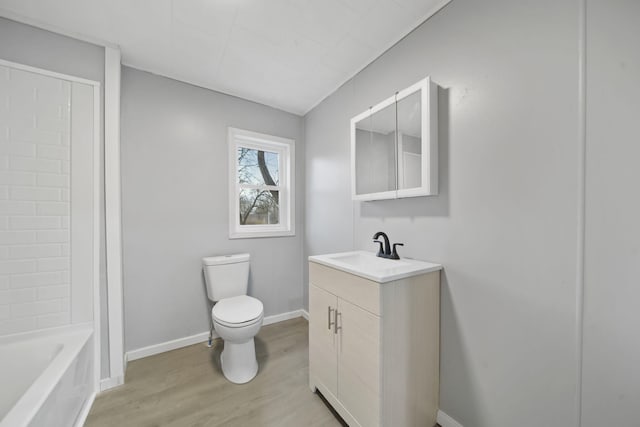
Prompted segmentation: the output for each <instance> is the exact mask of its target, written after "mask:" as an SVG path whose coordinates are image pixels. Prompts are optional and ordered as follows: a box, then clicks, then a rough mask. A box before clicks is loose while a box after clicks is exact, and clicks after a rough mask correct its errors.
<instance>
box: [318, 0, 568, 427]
mask: <svg viewBox="0 0 640 427" xmlns="http://www.w3.org/2000/svg"><path fill="white" fill-rule="evenodd" d="M578 6H579V4H578V2H557V1H552V0H545V1H540V2H524V1H519V2H514V1H510V0H488V1H484V2H477V1H471V0H468V1H465V0H455V1H453V2H451V3H450V4H449V5H448V6H446V7H445V8H444V9H443V10H441V11H440V12H439V13H437V14H436V15H435V16H433V17H432V18H431V19H429V20H428V21H427V22H426V23H424V24H423V25H421V26H420V27H419V28H418V29H416V30H415V31H414V32H413V33H411V34H410V35H409V36H407V37H406V38H405V39H404V40H402V41H401V42H399V43H398V44H397V45H396V46H394V47H393V48H391V49H390V50H389V51H387V52H386V53H385V54H384V55H382V56H381V57H380V58H378V59H377V60H376V61H375V62H373V63H372V64H370V65H369V66H368V67H366V68H365V69H364V70H363V71H361V72H360V73H358V74H357V75H356V76H355V77H354V78H353V79H351V80H350V81H349V82H348V83H346V84H345V85H344V86H343V87H341V88H340V89H339V90H338V91H337V92H335V93H334V94H333V95H331V96H330V97H328V98H327V99H326V100H325V101H323V102H322V103H321V104H320V105H319V106H318V107H316V108H315V109H313V110H312V111H311V112H310V113H309V114H308V115H307V116H306V124H305V126H306V144H307V151H306V155H307V188H306V195H307V197H306V211H307V216H306V228H305V230H306V236H305V250H306V253H307V254H308V255H313V254H319V253H326V252H334V251H344V250H351V249H354V248H356V249H368V250H375V246H374V244H373V243H372V242H371V237H372V235H373V234H374V233H375V232H376V231H378V230H383V231H386V232H387V233H388V234H389V235H390V237H391V239H392V240H393V241H395V242H404V243H405V246H404V248H401V249H402V250H401V255H404V256H411V257H415V258H419V259H424V260H430V261H435V262H440V263H442V264H444V266H445V270H444V275H443V280H442V341H441V351H442V352H441V355H442V359H441V360H442V362H441V390H440V391H441V396H440V397H441V401H440V402H441V403H440V407H441V409H443V410H444V411H445V412H446V413H448V414H449V415H450V416H452V417H454V418H455V419H457V420H458V421H459V422H461V423H462V424H463V425H464V426H465V427H474V426H484V427H512V426H520V427H527V426H531V427H533V426H536V427H537V426H541V425H549V426H573V425H576V421H577V407H576V403H575V397H576V394H575V387H576V383H577V375H576V356H575V348H576V342H577V334H576V326H575V315H576V297H577V295H576V285H575V281H576V244H577V243H576V242H577V227H576V214H577V211H578V203H577V194H578V178H577V177H578V169H577V165H578V147H579V143H580V141H579V135H578V105H579V104H578V102H579V101H578V85H577V70H578V42H577V34H578V22H579V19H578ZM427 75H430V76H431V77H432V78H433V80H434V81H435V82H437V83H438V84H440V85H441V86H442V89H441V90H440V91H439V102H440V106H439V115H440V118H439V127H440V135H439V140H440V158H439V161H440V182H441V186H440V195H439V196H437V197H428V198H425V197H422V198H414V199H404V200H392V201H378V202H368V203H353V202H352V201H351V200H350V194H349V182H350V181H349V119H350V118H351V117H353V116H355V115H356V114H358V113H360V112H362V111H364V110H366V109H367V108H368V107H369V106H370V105H374V104H375V103H377V102H379V101H380V100H383V99H385V98H386V97H388V96H389V95H391V94H393V93H394V92H396V91H397V90H399V89H402V88H404V87H407V86H409V85H410V84H412V83H414V82H416V81H418V80H420V79H421V78H423V77H425V76H427ZM306 300H307V288H306V287H305V301H306Z"/></svg>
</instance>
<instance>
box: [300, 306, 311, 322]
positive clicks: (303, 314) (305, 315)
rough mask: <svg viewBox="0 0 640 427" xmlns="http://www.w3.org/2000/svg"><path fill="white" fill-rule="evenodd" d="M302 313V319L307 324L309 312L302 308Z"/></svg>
mask: <svg viewBox="0 0 640 427" xmlns="http://www.w3.org/2000/svg"><path fill="white" fill-rule="evenodd" d="M300 311H301V312H302V317H304V318H305V319H307V322H308V321H309V312H308V311H307V310H305V309H304V308H303V309H301V310H300Z"/></svg>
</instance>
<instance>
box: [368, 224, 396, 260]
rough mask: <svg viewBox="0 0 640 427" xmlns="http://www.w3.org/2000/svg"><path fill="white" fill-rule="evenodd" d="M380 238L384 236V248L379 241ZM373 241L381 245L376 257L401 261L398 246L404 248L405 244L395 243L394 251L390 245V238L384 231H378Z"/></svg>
mask: <svg viewBox="0 0 640 427" xmlns="http://www.w3.org/2000/svg"><path fill="white" fill-rule="evenodd" d="M380 236H382V238H383V239H384V247H383V245H382V242H381V241H380V240H378V237H380ZM373 241H374V242H376V243H378V244H379V245H380V246H379V248H378V253H377V254H376V256H379V257H380V258H388V259H400V256H399V255H398V251H397V250H396V246H404V243H394V244H393V250H392V249H391V245H390V244H389V237H388V236H387V235H386V234H385V233H383V232H382V231H378V232H377V233H376V234H374V235H373Z"/></svg>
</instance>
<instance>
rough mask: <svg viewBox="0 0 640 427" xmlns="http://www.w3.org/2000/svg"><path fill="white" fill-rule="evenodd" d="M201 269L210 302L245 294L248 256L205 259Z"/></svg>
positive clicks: (247, 280)
mask: <svg viewBox="0 0 640 427" xmlns="http://www.w3.org/2000/svg"><path fill="white" fill-rule="evenodd" d="M202 267H203V268H204V278H205V281H206V283H207V296H208V297H209V299H210V300H211V301H220V300H221V299H224V298H231V297H236V296H239V295H246V294H247V286H248V284H249V254H236V255H221V256H213V257H205V258H202Z"/></svg>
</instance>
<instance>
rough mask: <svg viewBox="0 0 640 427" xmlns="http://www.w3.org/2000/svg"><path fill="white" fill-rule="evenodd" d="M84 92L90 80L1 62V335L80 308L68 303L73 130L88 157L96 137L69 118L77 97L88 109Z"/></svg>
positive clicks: (68, 317) (43, 324)
mask: <svg viewBox="0 0 640 427" xmlns="http://www.w3.org/2000/svg"><path fill="white" fill-rule="evenodd" d="M87 94H88V95H89V98H90V96H92V89H91V88H89V87H88V86H87V85H82V84H78V83H71V82H69V81H66V80H63V79H58V78H55V77H50V76H46V75H42V74H38V73H33V72H30V71H25V70H21V69H15V68H12V67H10V66H0V104H1V105H0V199H1V200H0V230H1V231H0V334H1V335H4V334H11V333H18V332H24V331H30V330H35V329H42V328H48V327H54V326H60V325H64V324H69V323H71V321H72V312H80V313H82V312H83V310H82V309H81V308H79V307H78V308H76V309H73V308H72V304H71V293H72V290H71V279H72V273H73V272H72V271H71V262H70V257H71V252H70V243H71V239H72V236H71V232H70V229H71V224H70V214H71V179H70V178H71V173H72V170H71V134H72V132H73V133H74V134H76V133H78V135H79V141H78V143H79V150H78V151H79V152H80V153H83V152H85V151H86V148H82V147H87V146H88V147H89V151H88V153H87V154H88V156H87V157H85V159H89V160H90V159H91V157H90V156H91V139H90V138H91V136H92V134H91V129H90V128H87V127H86V126H81V127H80V128H79V129H78V125H77V123H72V120H71V115H72V111H71V104H72V99H80V100H81V102H84V104H83V105H84V106H83V108H86V107H87V106H88V107H89V113H91V110H92V104H91V99H87ZM83 98H84V99H85V100H84V101H82V100H83ZM84 121H86V120H84ZM73 129H76V130H73ZM80 145H81V147H80ZM89 164H90V163H89ZM88 171H89V172H90V171H91V169H89V170H88ZM84 176H85V177H86V176H87V175H84ZM88 176H91V175H90V174H89V175H88ZM77 178H81V177H80V176H79V177H77ZM77 178H76V180H77ZM83 180H85V179H83ZM89 181H90V180H89ZM89 185H90V182H89ZM76 187H77V186H76V185H74V191H75V192H77V191H78V190H77V189H76ZM82 187H83V185H82V181H80V184H79V188H80V189H82ZM89 200H91V199H90V198H89ZM82 204H84V203H82ZM82 204H80V205H79V206H78V207H80V208H81V207H82ZM77 228H78V232H82V231H83V230H82V228H84V227H82V224H78V227H77ZM81 268H82V267H81ZM80 276H82V274H81V275H80ZM83 280H84V279H83ZM89 283H90V282H89V281H87V282H85V284H84V286H82V287H83V288H85V287H88V286H89ZM86 297H88V298H89V299H87V298H85V297H82V298H79V299H78V298H74V299H75V300H76V305H79V304H82V305H87V304H85V303H86V302H90V301H91V299H90V298H92V294H91V293H89V295H86ZM83 301H84V303H83ZM88 306H89V308H91V304H88ZM82 317H84V319H82V320H84V321H87V320H90V318H91V316H90V315H89V316H82Z"/></svg>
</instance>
